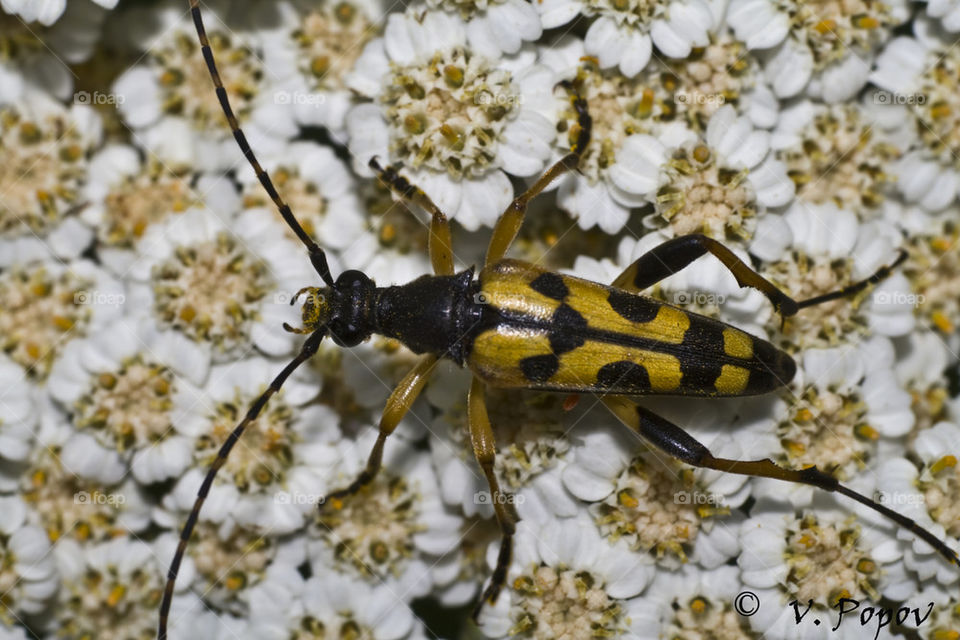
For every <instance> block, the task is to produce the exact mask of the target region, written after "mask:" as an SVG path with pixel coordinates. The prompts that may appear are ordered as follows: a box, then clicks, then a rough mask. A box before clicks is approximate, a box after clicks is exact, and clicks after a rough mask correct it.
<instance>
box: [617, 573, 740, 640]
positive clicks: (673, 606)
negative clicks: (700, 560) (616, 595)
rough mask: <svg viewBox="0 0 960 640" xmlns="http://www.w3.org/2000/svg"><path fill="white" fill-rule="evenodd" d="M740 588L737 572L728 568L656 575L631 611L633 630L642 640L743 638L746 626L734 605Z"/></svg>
mask: <svg viewBox="0 0 960 640" xmlns="http://www.w3.org/2000/svg"><path fill="white" fill-rule="evenodd" d="M742 587H743V583H742V582H740V580H739V572H738V571H737V568H736V567H732V566H729V565H726V566H722V567H717V568H716V569H711V570H709V571H704V570H702V569H700V568H698V567H695V566H693V565H684V566H683V567H682V568H681V569H680V571H658V572H657V574H656V576H654V578H653V581H652V582H651V584H650V587H649V588H648V589H647V591H646V592H645V593H644V595H643V597H642V598H640V599H639V600H640V601H641V602H639V603H638V604H637V606H636V607H635V608H634V611H633V616H634V619H635V621H634V626H636V627H637V628H640V629H644V631H645V634H644V636H645V637H657V638H682V637H692V638H703V637H711V636H713V637H730V638H737V637H743V634H745V633H747V629H749V626H748V624H749V623H748V622H747V616H746V615H745V614H743V613H741V612H740V611H739V610H738V609H736V608H735V607H736V606H738V605H735V604H734V599H735V598H736V596H737V594H738V592H740V591H741V589H742ZM740 606H743V605H740ZM744 608H745V610H748V609H746V607H744Z"/></svg>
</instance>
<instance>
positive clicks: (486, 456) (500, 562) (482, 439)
mask: <svg viewBox="0 0 960 640" xmlns="http://www.w3.org/2000/svg"><path fill="white" fill-rule="evenodd" d="M467 413H468V416H469V422H470V441H471V444H472V445H473V453H474V455H475V456H476V458H477V462H478V463H479V464H480V468H481V469H483V473H484V475H485V476H486V477H487V484H488V485H489V486H490V496H489V497H490V502H491V504H492V505H493V510H494V513H495V514H496V516H497V523H498V524H499V525H500V551H499V553H498V554H497V566H496V567H495V568H494V570H493V575H492V576H491V577H490V584H488V585H487V588H486V589H484V591H483V595H482V597H481V598H480V601H479V602H478V603H477V606H476V608H475V609H474V610H473V619H474V621H476V620H477V619H478V618H479V617H480V611H481V610H482V609H483V605H484V604H485V603H487V602H489V603H490V604H494V603H495V602H496V601H497V597H498V596H499V595H500V591H501V590H502V589H503V585H504V584H506V581H507V570H508V569H509V568H510V556H511V553H512V550H513V534H514V533H515V532H516V529H517V522H519V521H520V517H519V516H518V515H517V510H516V509H515V508H514V505H513V496H512V495H510V494H507V493H504V492H502V491H501V490H500V483H499V482H498V481H497V475H496V473H495V472H494V469H493V464H494V461H495V460H496V442H495V441H494V437H493V428H492V427H491V426H490V417H489V416H488V415H487V405H486V400H485V398H484V385H483V382H481V381H480V379H479V378H477V377H474V378H473V383H472V384H471V385H470V395H469V397H468V398H467Z"/></svg>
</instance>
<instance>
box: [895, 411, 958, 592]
mask: <svg viewBox="0 0 960 640" xmlns="http://www.w3.org/2000/svg"><path fill="white" fill-rule="evenodd" d="M958 435H960V429H958V428H957V426H956V425H955V424H953V423H951V422H940V423H937V424H935V425H934V426H933V427H931V428H929V429H927V430H925V431H922V432H920V433H919V434H918V435H917V437H916V439H915V440H914V443H913V446H912V450H913V452H914V453H915V454H916V456H917V458H919V462H920V467H919V469H918V468H917V466H916V464H914V463H913V462H911V461H909V460H907V459H906V458H893V459H890V460H887V461H885V462H884V463H883V465H881V467H880V469H879V470H878V474H879V477H880V482H879V486H878V489H879V490H880V492H881V493H880V497H881V498H882V499H883V501H884V502H886V503H887V504H888V505H889V506H891V507H894V508H896V509H897V511H899V512H901V513H903V514H904V515H906V516H907V517H910V518H912V519H913V520H915V521H916V522H917V523H918V524H919V525H920V526H921V527H924V528H925V529H927V530H929V531H930V532H931V533H933V535H934V536H936V537H938V538H940V539H941V540H944V541H945V542H946V543H947V544H948V545H949V546H951V547H952V548H954V549H956V548H957V546H958V543H957V539H958V538H960V528H958V526H957V522H958V518H957V515H956V514H957V509H958V505H957V502H956V499H955V496H956V491H957V483H958V481H960V475H958V473H957V442H958V440H957V438H958ZM898 536H899V537H900V538H901V539H903V540H908V541H910V543H911V544H910V546H909V548H908V549H907V551H906V553H905V558H904V562H905V564H906V565H907V566H908V567H909V568H910V569H912V570H913V571H916V572H917V573H918V574H919V576H920V579H921V580H927V579H930V578H935V579H936V581H937V582H938V583H940V584H942V585H952V584H954V583H956V582H957V580H958V579H960V572H958V571H957V569H956V567H952V566H950V565H947V564H946V563H945V562H944V561H943V558H942V557H940V556H939V555H938V554H937V553H936V552H935V551H934V549H933V548H932V547H931V546H930V545H928V544H926V543H925V542H923V541H922V540H917V539H916V536H914V535H913V534H911V533H909V532H907V531H903V530H901V531H898Z"/></svg>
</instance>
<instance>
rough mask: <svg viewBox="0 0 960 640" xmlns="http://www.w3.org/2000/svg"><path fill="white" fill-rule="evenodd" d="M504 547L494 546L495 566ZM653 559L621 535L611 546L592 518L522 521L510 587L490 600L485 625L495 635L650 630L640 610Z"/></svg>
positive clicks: (484, 629) (491, 556)
mask: <svg viewBox="0 0 960 640" xmlns="http://www.w3.org/2000/svg"><path fill="white" fill-rule="evenodd" d="M498 547H499V543H497V542H495V543H493V544H491V545H490V547H489V549H488V553H487V562H488V564H489V565H490V566H491V567H493V566H494V564H495V562H496V557H497V551H498ZM651 562H652V560H651V559H650V557H649V556H646V555H642V554H637V553H632V552H630V551H629V550H628V549H627V547H626V545H625V544H624V543H622V542H621V543H618V544H616V545H612V546H611V545H610V544H609V543H608V542H607V541H605V540H604V539H603V538H601V537H600V535H599V534H598V533H597V530H596V527H595V526H594V524H593V523H592V522H591V521H590V520H589V519H587V518H581V517H578V518H568V519H564V520H555V521H552V522H545V523H542V524H541V525H539V526H530V525H529V523H527V522H521V523H520V524H519V525H518V527H517V534H516V536H515V537H514V548H513V556H512V560H511V563H510V569H509V571H508V573H507V579H506V588H505V589H504V590H503V592H502V593H501V594H500V597H499V598H498V599H497V602H496V604H495V605H490V604H487V605H485V606H484V609H483V611H482V612H481V614H480V620H479V622H480V630H481V631H482V632H483V633H484V634H485V635H486V636H487V637H490V638H502V637H505V636H508V635H509V636H514V635H517V634H521V633H522V634H526V635H530V636H532V637H535V638H561V637H569V638H583V637H589V636H591V635H597V634H601V633H602V634H605V635H608V636H610V637H623V635H624V634H628V633H635V634H638V636H639V637H647V635H646V633H645V630H644V628H643V627H642V626H641V624H642V623H641V621H640V620H639V619H638V618H635V617H634V615H633V614H634V611H635V610H638V606H639V603H640V601H641V600H642V598H640V597H636V596H638V594H640V592H642V591H643V589H644V587H645V586H646V585H647V583H648V582H649V581H650V579H651V578H652V577H653V566H652V564H651ZM627 637H630V636H629V635H627Z"/></svg>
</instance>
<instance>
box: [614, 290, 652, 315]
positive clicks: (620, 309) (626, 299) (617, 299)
mask: <svg viewBox="0 0 960 640" xmlns="http://www.w3.org/2000/svg"><path fill="white" fill-rule="evenodd" d="M607 302H609V303H610V308H611V309H613V310H614V311H616V312H617V313H619V314H620V315H621V316H622V317H624V318H626V319H627V320H629V321H631V322H650V321H651V320H653V319H654V318H656V317H657V313H658V312H659V311H660V306H661V305H660V304H658V303H657V302H654V301H653V300H650V299H649V298H644V297H643V296H638V295H634V294H631V293H627V292H625V291H620V290H619V289H613V290H611V291H610V295H609V296H608V297H607Z"/></svg>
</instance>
